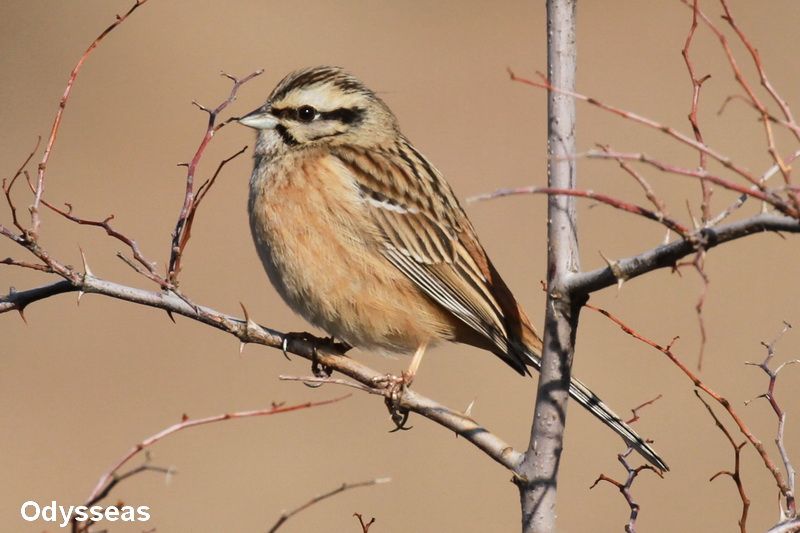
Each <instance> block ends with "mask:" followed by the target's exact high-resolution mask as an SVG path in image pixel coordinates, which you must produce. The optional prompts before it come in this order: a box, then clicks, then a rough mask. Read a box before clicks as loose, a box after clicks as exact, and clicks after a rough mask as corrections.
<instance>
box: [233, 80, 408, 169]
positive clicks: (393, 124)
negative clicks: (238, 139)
mask: <svg viewBox="0 0 800 533" xmlns="http://www.w3.org/2000/svg"><path fill="white" fill-rule="evenodd" d="M239 122H240V123H241V124H244V125H245V126H249V127H251V128H254V129H256V130H258V144H257V146H256V155H267V156H275V155H279V154H281V153H285V152H287V151H292V150H300V149H305V148H309V147H312V146H320V145H325V144H331V145H333V144H355V145H359V146H363V147H371V146H374V145H377V144H383V143H385V142H386V141H388V140H391V139H394V138H396V137H397V135H398V134H399V132H398V128H397V119H395V117H394V115H393V114H392V112H391V111H390V110H389V108H388V107H387V106H386V104H384V103H383V101H382V100H381V99H380V98H378V97H377V96H376V95H375V93H373V92H372V91H371V90H370V89H368V88H367V87H366V86H364V84H363V83H361V82H360V81H359V80H358V79H356V78H355V77H353V76H352V75H350V74H348V73H347V72H345V71H344V70H342V69H341V68H338V67H326V66H322V67H313V68H307V69H303V70H298V71H296V72H293V73H291V74H289V75H288V76H286V77H285V78H284V79H283V80H282V81H281V82H280V83H279V84H278V85H277V87H275V89H274V90H273V91H272V94H270V96H269V98H268V99H267V102H266V103H265V104H264V105H263V106H261V107H259V108H258V109H256V110H254V111H253V112H251V113H249V114H248V115H246V116H244V117H242V118H241V119H239Z"/></svg>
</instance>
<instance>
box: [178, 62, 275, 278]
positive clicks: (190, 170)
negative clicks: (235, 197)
mask: <svg viewBox="0 0 800 533" xmlns="http://www.w3.org/2000/svg"><path fill="white" fill-rule="evenodd" d="M262 72H264V71H263V70H257V71H255V72H253V73H251V74H248V75H247V76H245V77H244V78H242V79H239V78H236V77H234V76H230V75H228V74H225V73H223V74H222V75H223V76H225V77H226V78H228V79H230V80H231V81H233V86H232V87H231V90H230V93H229V94H228V97H227V98H226V99H225V100H224V101H223V102H222V103H220V104H219V105H218V106H217V107H215V108H214V109H208V108H206V107H203V106H202V105H200V104H198V103H197V102H192V103H193V104H194V105H195V106H197V107H198V108H199V109H200V110H201V111H205V112H206V113H208V125H207V127H206V131H205V133H204V135H203V139H202V140H201V141H200V145H199V146H198V147H197V150H196V151H195V153H194V156H193V157H192V160H191V161H190V162H189V163H188V164H187V165H186V167H187V169H186V192H185V194H184V198H183V205H182V206H181V210H180V212H179V214H178V221H177V222H176V224H175V231H174V232H173V234H172V246H171V248H170V257H169V264H168V266H167V281H169V282H170V283H171V284H172V285H174V286H177V285H178V279H177V278H178V274H179V273H180V269H181V257H182V256H183V252H184V250H185V249H186V245H187V243H188V241H189V233H190V231H191V223H192V222H191V219H192V218H193V215H194V212H195V210H196V207H195V204H196V201H195V191H194V177H195V174H196V172H197V166H198V164H199V163H200V160H201V158H202V157H203V154H204V153H205V151H206V148H207V147H208V144H209V143H210V142H211V139H212V138H213V137H214V134H215V133H216V132H217V131H219V130H220V129H221V128H222V127H224V126H225V125H226V124H228V123H229V122H230V119H229V120H226V121H224V122H222V123H220V124H217V117H218V116H219V114H220V113H221V112H222V111H223V110H224V109H225V108H226V107H228V105H230V104H231V103H232V102H233V101H234V100H235V99H236V93H237V92H238V91H239V88H240V87H241V86H242V85H244V84H245V83H247V82H248V81H250V80H252V79H253V78H255V77H256V76H258V75H260V74H261V73H262ZM242 151H244V150H242ZM240 153H241V152H240ZM237 155H239V154H238V153H237V154H235V155H234V156H232V157H230V158H228V159H226V160H223V161H222V163H220V165H219V167H218V168H217V172H216V173H215V175H214V177H212V178H211V179H210V180H209V182H208V183H209V185H208V186H207V187H210V185H211V183H213V181H214V179H216V174H218V173H219V171H220V170H221V169H222V167H223V166H224V165H225V164H226V163H227V162H228V161H230V160H231V159H233V158H234V157H236V156H237ZM204 185H205V184H204ZM207 187H201V188H206V189H207ZM199 193H200V191H198V194H199Z"/></svg>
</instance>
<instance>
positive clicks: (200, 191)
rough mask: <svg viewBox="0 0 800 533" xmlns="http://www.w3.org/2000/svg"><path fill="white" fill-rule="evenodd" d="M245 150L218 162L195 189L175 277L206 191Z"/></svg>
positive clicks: (180, 244) (182, 237)
mask: <svg viewBox="0 0 800 533" xmlns="http://www.w3.org/2000/svg"><path fill="white" fill-rule="evenodd" d="M245 150H247V146H245V147H244V148H242V149H241V150H239V151H238V152H236V153H235V154H233V155H232V156H230V157H228V158H227V159H223V160H222V161H220V163H219V165H217V170H216V171H215V172H214V174H213V175H212V176H211V177H210V178H209V179H207V180H206V181H204V182H203V183H202V185H200V187H199V188H198V189H197V195H196V196H195V198H194V201H192V202H191V205H190V206H189V214H188V215H187V216H186V223H185V225H184V228H183V232H182V234H181V239H180V243H179V245H178V249H179V250H180V253H179V255H178V257H177V259H176V265H177V267H178V268H177V269H176V274H175V275H176V276H177V272H178V270H179V269H180V264H179V263H180V257H181V254H182V253H183V250H185V249H186V244H187V243H188V242H189V238H190V237H191V234H192V224H193V223H194V217H195V214H196V213H197V208H198V207H200V202H202V201H203V198H205V196H206V194H208V191H209V190H210V189H211V187H212V186H213V185H214V183H215V182H216V180H217V176H219V174H220V172H222V169H223V168H224V167H225V165H227V164H228V163H229V162H231V161H233V160H234V159H235V158H237V157H239V156H240V155H242V154H243V153H244V152H245Z"/></svg>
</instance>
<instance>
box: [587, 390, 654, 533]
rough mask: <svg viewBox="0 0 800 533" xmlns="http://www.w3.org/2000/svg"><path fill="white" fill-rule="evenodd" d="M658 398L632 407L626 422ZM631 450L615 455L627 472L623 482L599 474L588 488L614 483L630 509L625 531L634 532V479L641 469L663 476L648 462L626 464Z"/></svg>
mask: <svg viewBox="0 0 800 533" xmlns="http://www.w3.org/2000/svg"><path fill="white" fill-rule="evenodd" d="M659 398H661V395H660V394H659V395H658V396H656V397H655V398H653V399H652V400H648V401H646V402H644V403H642V404H640V405H638V406H636V407H634V408H633V409H631V413H633V418H631V419H630V420H628V422H627V423H628V424H632V423H634V422H636V421H638V420H639V411H640V410H641V409H643V408H645V407H647V406H649V405H652V404H654V403H655V402H657V401H658V400H659ZM632 452H633V447H632V446H628V449H627V450H625V451H624V452H622V453H620V454H618V455H617V459H618V460H619V462H620V463H621V464H622V466H623V467H624V468H625V471H626V472H627V474H628V475H627V477H626V478H625V483H622V482H620V481H617V480H616V479H614V478H612V477H609V476H607V475H605V474H600V475H599V476H598V477H597V479H596V480H595V482H594V483H592V486H591V487H589V489H590V490H591V489H593V488H595V487H596V486H597V484H598V483H600V482H601V481H605V482H607V483H610V484H612V485H614V486H615V487H617V489H618V490H619V491H620V493H622V495H623V496H624V498H625V501H626V502H627V504H628V507H630V510H631V512H630V516H629V518H628V523H627V524H625V531H626V533H635V531H636V519H637V518H638V517H639V511H640V506H639V504H638V503H637V502H636V501H635V500H634V499H633V493H631V489H632V488H633V482H634V481H635V480H636V478H637V477H638V476H639V474H640V473H641V472H642V471H643V470H651V471H653V472H655V473H656V475H658V477H661V478H663V477H664V476H663V474H662V473H661V472H660V471H659V470H658V469H657V468H654V467H652V466H650V465H649V464H645V465H642V466H638V467H636V468H633V467H631V465H629V464H628V456H630V454H631V453H632Z"/></svg>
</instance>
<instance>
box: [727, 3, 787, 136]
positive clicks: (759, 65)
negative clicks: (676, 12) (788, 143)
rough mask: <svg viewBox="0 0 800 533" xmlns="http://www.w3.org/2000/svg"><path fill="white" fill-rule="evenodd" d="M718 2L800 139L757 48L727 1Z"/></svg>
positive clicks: (768, 90) (765, 85)
mask: <svg viewBox="0 0 800 533" xmlns="http://www.w3.org/2000/svg"><path fill="white" fill-rule="evenodd" d="M720 4H721V5H722V9H723V10H724V12H725V14H724V15H723V17H722V18H723V20H725V22H727V23H728V25H730V27H731V28H733V31H735V32H736V35H737V36H738V37H739V40H740V41H741V42H742V44H743V45H744V46H745V48H747V51H748V52H749V53H750V57H751V58H752V59H753V64H754V65H755V67H756V70H757V71H758V77H759V80H760V82H761V85H762V86H763V87H764V89H766V90H767V92H768V93H769V95H770V96H771V97H772V99H773V100H774V101H775V103H776V104H778V107H780V109H781V112H782V113H783V116H784V117H785V118H786V121H787V123H788V124H789V125H790V126H789V130H790V131H792V132H793V133H794V135H795V137H796V138H797V140H798V141H800V126H798V125H797V122H796V121H795V119H794V116H793V115H792V110H791V108H790V107H789V104H788V103H787V102H786V100H784V99H783V98H782V97H781V95H780V94H779V93H778V91H777V90H776V89H775V87H774V86H773V85H772V83H771V82H770V81H769V78H768V77H767V72H766V70H765V69H764V64H763V63H762V61H761V56H760V55H759V53H758V50H757V49H756V47H755V46H753V45H752V43H751V42H750V40H749V39H748V38H747V35H746V34H745V33H744V32H743V31H742V30H741V28H739V26H738V24H736V21H735V19H734V18H733V14H732V13H731V10H730V8H729V7H728V3H727V1H726V0H720Z"/></svg>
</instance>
